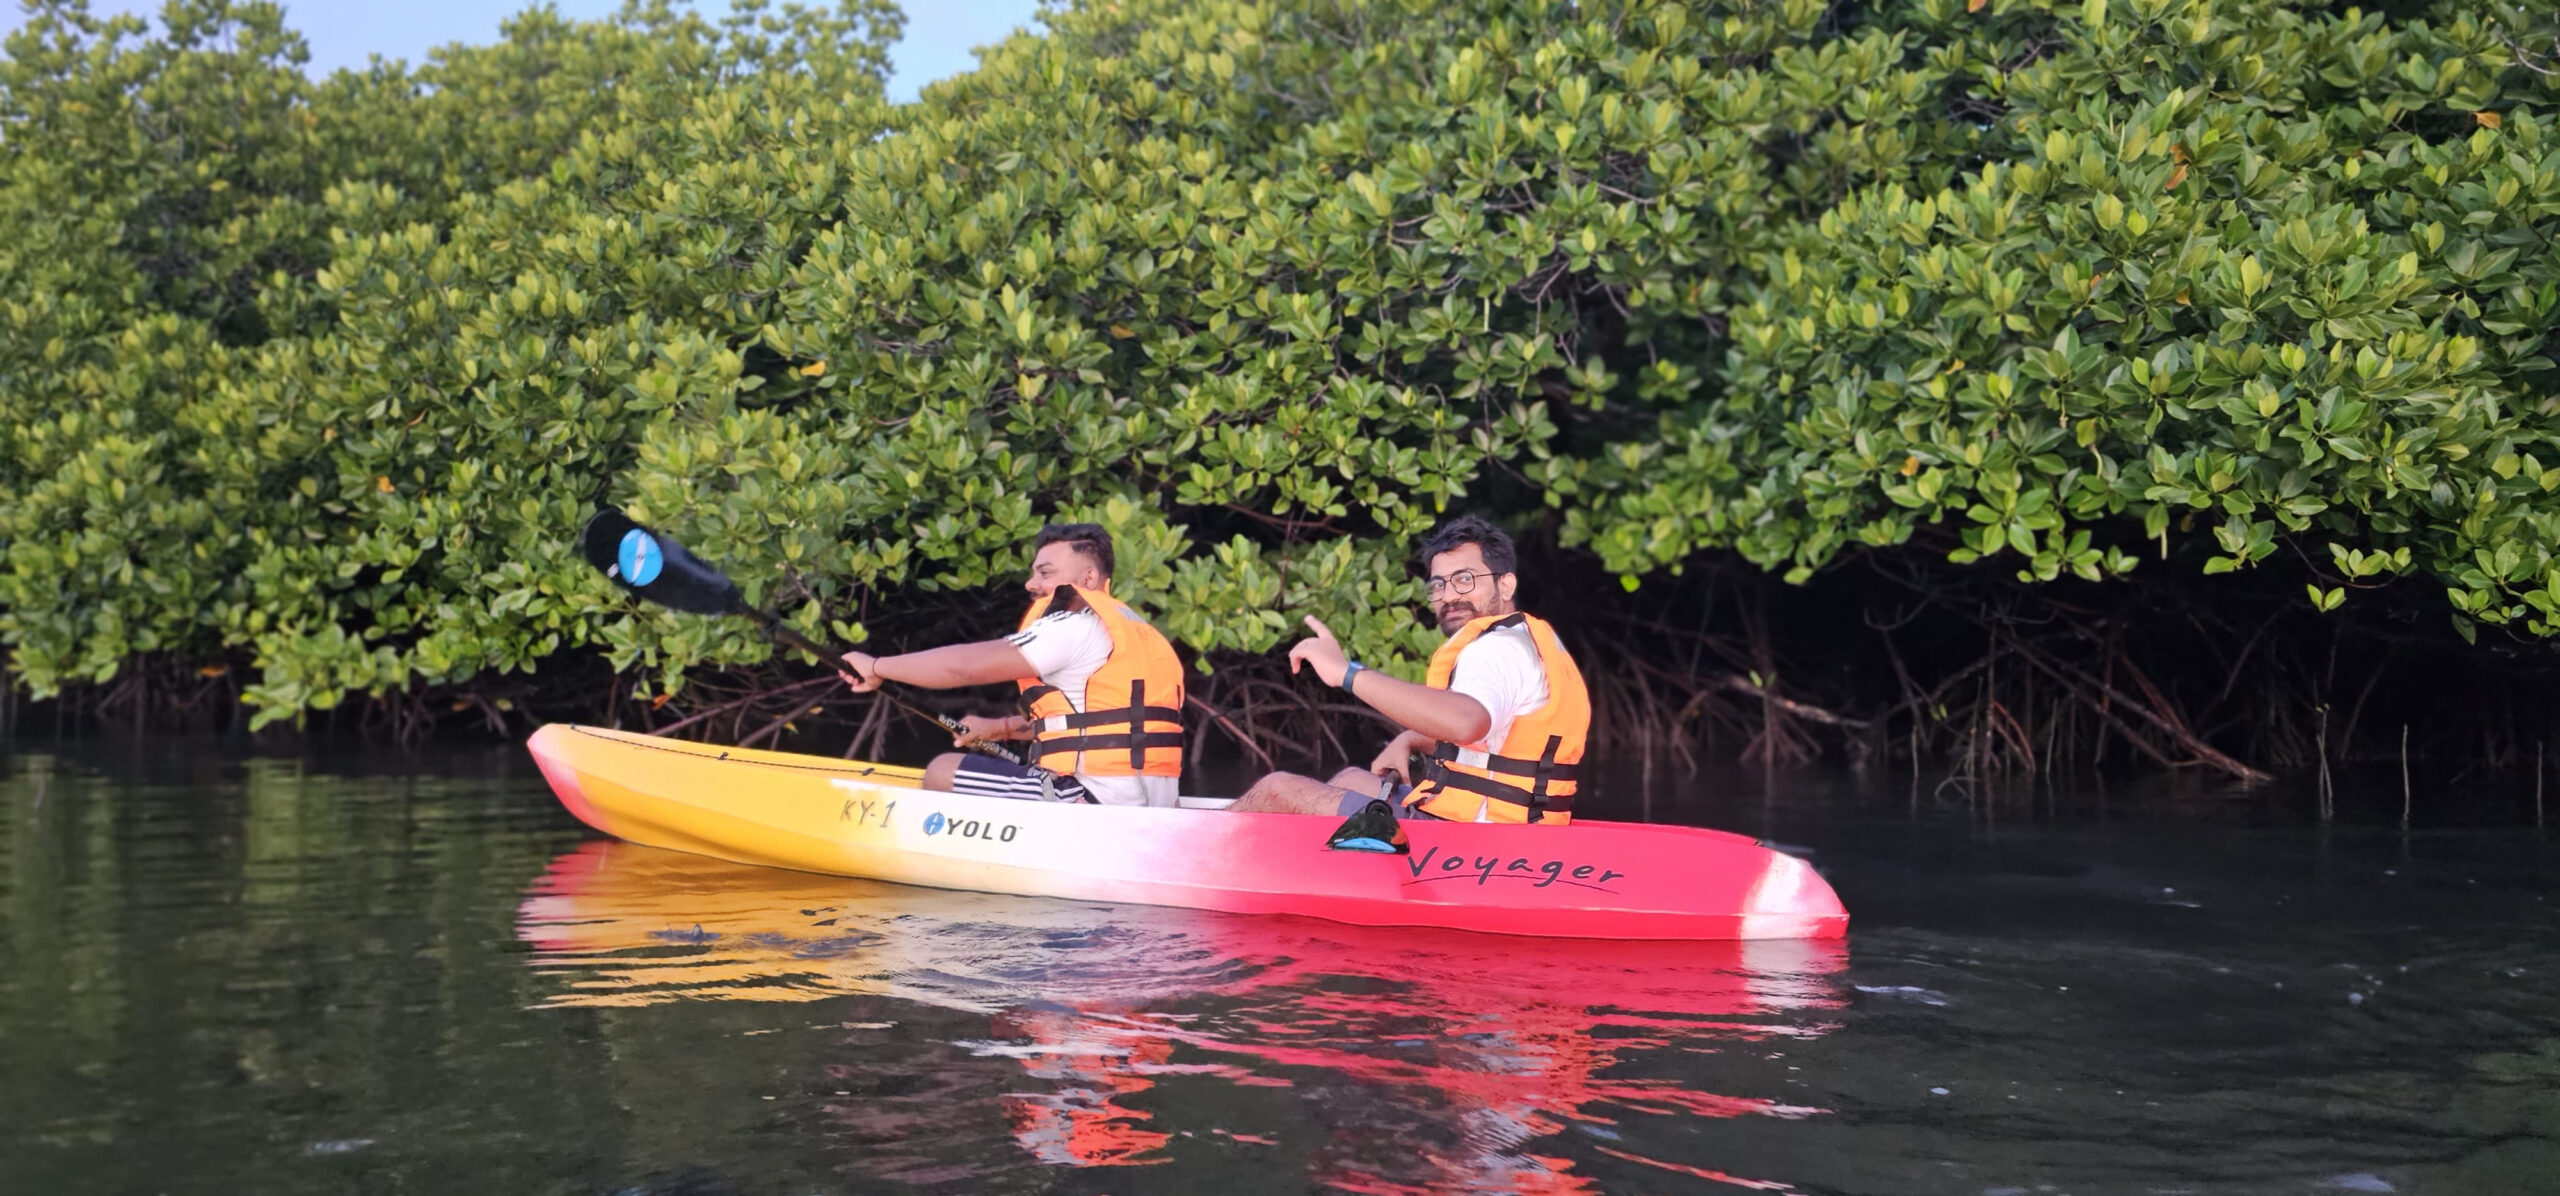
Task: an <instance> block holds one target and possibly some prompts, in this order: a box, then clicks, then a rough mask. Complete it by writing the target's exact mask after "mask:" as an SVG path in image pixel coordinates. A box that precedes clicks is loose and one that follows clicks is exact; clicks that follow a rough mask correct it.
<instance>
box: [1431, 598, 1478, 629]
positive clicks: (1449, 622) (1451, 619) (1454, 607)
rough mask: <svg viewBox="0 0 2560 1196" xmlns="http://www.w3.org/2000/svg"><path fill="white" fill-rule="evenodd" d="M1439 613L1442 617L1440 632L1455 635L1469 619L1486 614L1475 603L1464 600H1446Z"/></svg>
mask: <svg viewBox="0 0 2560 1196" xmlns="http://www.w3.org/2000/svg"><path fill="white" fill-rule="evenodd" d="M1437 613H1438V614H1439V617H1440V633H1441V634H1442V635H1454V634H1456V633H1457V630H1458V629H1459V628H1461V627H1464V626H1466V625H1467V621H1468V620H1470V619H1475V618H1478V617H1481V616H1482V615H1483V614H1484V612H1482V611H1479V610H1477V609H1476V608H1475V604H1474V603H1472V602H1467V601H1463V600H1459V601H1451V602H1444V603H1442V604H1441V605H1440V609H1439V611H1438V612H1437Z"/></svg>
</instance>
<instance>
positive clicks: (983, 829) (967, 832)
mask: <svg viewBox="0 0 2560 1196" xmlns="http://www.w3.org/2000/svg"><path fill="white" fill-rule="evenodd" d="M945 831H948V832H950V834H951V837H953V838H955V839H983V840H985V841H987V842H989V843H1011V842H1013V838H1014V836H1016V835H1019V834H1021V833H1022V828H1021V827H1018V826H1014V825H1012V824H1010V823H1008V824H1006V825H1003V826H998V825H996V824H995V823H992V822H988V821H985V820H984V819H979V818H945V817H943V816H942V814H941V813H940V812H939V811H936V812H934V813H931V814H927V815H925V816H924V833H926V834H928V835H939V834H942V833H943V832H945Z"/></svg>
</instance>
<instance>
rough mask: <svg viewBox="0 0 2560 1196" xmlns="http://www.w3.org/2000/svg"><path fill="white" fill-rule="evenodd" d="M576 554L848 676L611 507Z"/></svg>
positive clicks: (828, 652)
mask: <svg viewBox="0 0 2560 1196" xmlns="http://www.w3.org/2000/svg"><path fill="white" fill-rule="evenodd" d="M578 551H579V553H580V554H581V555H583V556H585V557H586V558H587V563H588V564H590V565H593V566H595V567H596V569H597V570H598V571H599V572H602V573H603V574H604V575H605V576H607V577H610V578H612V579H613V580H614V584H616V585H619V586H621V587H622V588H623V589H626V590H629V591H631V592H632V593H634V594H638V595H639V596H641V597H643V598H646V599H648V600H649V601H651V602H655V603H657V604H658V605H660V606H663V607H666V608H667V609H669V610H680V611H683V612H685V613H686V614H692V615H742V616H744V617H746V618H747V619H749V620H752V621H753V622H754V623H755V625H756V626H757V627H758V628H761V629H762V630H763V631H764V633H765V635H767V636H769V637H771V638H772V639H774V640H775V641H777V642H780V643H783V644H787V645H789V646H791V647H793V648H797V649H799V650H800V651H802V652H806V653H808V654H809V655H810V656H811V657H814V658H815V659H817V660H818V661H819V662H820V663H822V664H826V665H829V666H831V667H834V668H835V670H836V671H837V672H839V673H845V675H846V676H847V677H851V676H852V674H851V673H849V672H846V670H845V669H844V667H843V665H842V664H840V663H839V661H840V660H841V659H842V657H843V656H844V651H843V649H840V648H830V647H827V646H826V645H824V644H821V643H819V642H817V641H816V640H813V639H810V638H809V637H807V636H805V635H802V634H800V633H799V632H798V631H795V630H793V629H792V628H791V625H790V624H787V623H784V622H783V621H782V619H781V618H780V617H779V616H776V615H775V614H773V613H772V612H771V611H765V610H759V609H757V608H755V607H752V606H749V605H747V600H746V599H745V598H744V597H743V596H741V595H740V594H739V593H738V583H736V582H734V581H731V580H729V578H728V576H727V575H726V574H724V573H722V572H720V571H719V570H717V569H714V568H712V567H711V566H710V565H707V564H705V563H703V561H702V559H701V558H700V557H697V556H695V555H693V554H692V553H690V552H686V551H685V550H684V545H681V544H678V543H676V542H675V541H673V540H670V539H668V538H666V537H665V536H663V535H660V534H659V533H657V532H653V531H651V530H649V529H648V528H645V527H642V526H640V525H639V524H637V523H634V522H632V519H631V517H630V516H628V515H625V514H623V513H622V512H621V510H620V509H618V508H615V507H599V508H597V510H596V513H595V514H593V515H591V516H589V517H588V518H587V526H586V527H584V528H582V529H580V530H579V532H578ZM880 696H881V697H884V698H887V699H889V700H890V701H891V702H894V703H896V704H897V705H898V707H899V708H900V709H902V710H905V711H906V712H907V713H909V714H913V715H915V716H917V717H919V718H924V719H930V720H932V721H933V723H934V724H935V725H937V726H939V727H941V728H942V729H943V730H945V731H949V732H951V733H952V734H953V735H959V734H962V733H964V732H966V731H967V730H968V728H967V727H964V726H962V725H961V724H960V720H958V719H956V718H952V717H951V716H949V715H945V714H935V713H934V712H932V711H930V710H926V709H924V708H923V707H920V706H917V705H915V704H914V703H911V702H909V701H907V700H906V699H904V698H901V697H898V696H897V695H895V694H892V693H888V692H886V691H880ZM969 748H970V750H972V751H979V752H984V753H986V754H987V755H990V756H995V757H999V758H1001V759H1005V760H1011V761H1013V762H1014V763H1016V764H1020V763H1022V756H1021V755H1020V754H1019V753H1016V752H1014V751H1013V750H1012V749H1010V748H1004V747H999V746H997V745H995V744H992V743H984V742H980V743H973V744H970V745H969Z"/></svg>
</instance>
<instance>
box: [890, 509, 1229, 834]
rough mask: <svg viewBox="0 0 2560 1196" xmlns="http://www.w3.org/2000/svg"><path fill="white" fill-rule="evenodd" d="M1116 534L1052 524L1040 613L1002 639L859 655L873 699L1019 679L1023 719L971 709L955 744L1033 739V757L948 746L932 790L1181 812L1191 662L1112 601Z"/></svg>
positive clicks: (1042, 562)
mask: <svg viewBox="0 0 2560 1196" xmlns="http://www.w3.org/2000/svg"><path fill="white" fill-rule="evenodd" d="M1111 557H1112V553H1111V533H1109V532H1107V531H1104V530H1103V529H1102V526H1101V525H1100V524H1094V523H1063V524H1061V523H1053V524H1050V525H1048V526H1047V527H1043V528H1041V529H1040V535H1039V536H1038V538H1037V539H1035V540H1034V541H1033V552H1032V557H1031V576H1030V578H1029V579H1028V580H1026V581H1024V582H1023V585H1022V588H1023V589H1025V590H1028V591H1030V593H1031V598H1032V602H1031V610H1030V612H1029V613H1027V614H1025V615H1024V616H1023V617H1022V629H1021V630H1020V631H1019V632H1017V633H1015V634H1014V635H1011V636H1008V637H1006V638H1004V639H1000V640H987V641H985V642H982V643H972V644H951V645H948V646H945V647H940V648H932V649H928V650H926V651H922V652H909V653H907V654H905V655H902V656H873V655H871V654H870V653H867V652H847V653H845V654H844V662H845V664H846V665H847V666H849V667H851V668H852V669H853V671H854V672H855V674H857V675H858V676H860V677H861V680H860V681H859V682H851V683H849V684H851V685H852V688H853V690H854V692H856V693H869V692H870V691H872V690H875V689H878V688H880V683H881V682H883V681H898V682H903V683H905V684H908V685H916V686H922V687H924V688H926V689H956V688H959V687H961V686H967V685H988V684H992V683H995V682H1000V681H1014V682H1017V683H1019V684H1020V685H1021V686H1022V701H1023V707H1024V713H1023V714H1022V715H1018V716H1012V717H1006V718H980V717H978V716H976V715H971V716H969V717H968V718H964V719H962V720H960V721H961V723H962V725H964V726H965V727H967V728H968V730H967V731H965V732H964V733H962V734H961V735H959V736H957V737H955V738H954V739H953V740H952V746H954V747H965V746H967V745H969V744H971V743H975V742H977V741H979V740H982V739H1029V740H1030V741H1031V753H1030V754H1031V762H1030V763H1029V764H1015V763H1013V762H1012V761H1009V760H998V759H995V758H994V757H991V756H982V755H978V754H975V753H962V752H946V753H944V754H942V755H940V756H936V757H934V759H933V762H932V763H931V764H928V765H926V766H925V770H924V787H925V788H927V789H946V790H951V791H954V792H959V793H974V794H978V795H980V796H983V797H1013V798H1029V799H1035V800H1049V801H1076V802H1089V803H1094V804H1098V805H1110V806H1173V805H1178V804H1180V802H1179V799H1178V797H1177V796H1176V795H1177V791H1178V786H1179V784H1180V779H1181V776H1182V738H1183V737H1182V697H1183V689H1182V684H1183V672H1182V661H1181V659H1180V658H1178V657H1176V656H1175V655H1174V653H1173V645H1172V644H1169V643H1167V642H1165V638H1164V635H1163V634H1162V633H1161V632H1158V631H1157V630H1156V629H1155V628H1154V627H1152V626H1149V625H1148V623H1147V621H1146V620H1145V619H1144V618H1141V617H1140V616H1139V615H1138V612H1136V611H1134V610H1131V609H1130V608H1129V607H1128V605H1127V604H1125V603H1122V602H1121V601H1120V600H1118V599H1116V598H1113V597H1112V596H1111Z"/></svg>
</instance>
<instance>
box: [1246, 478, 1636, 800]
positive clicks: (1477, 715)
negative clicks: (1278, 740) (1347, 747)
mask: <svg viewBox="0 0 2560 1196" xmlns="http://www.w3.org/2000/svg"><path fill="white" fill-rule="evenodd" d="M1423 556H1424V559H1425V560H1426V561H1427V562H1428V564H1429V569H1430V580H1429V583H1428V584H1429V590H1430V596H1431V604H1432V609H1433V612H1434V613H1435V614H1436V615H1438V616H1439V620H1440V630H1441V631H1443V632H1445V633H1447V634H1448V636H1449V640H1448V642H1447V643H1445V644H1442V645H1441V646H1440V650H1439V651H1437V652H1434V653H1432V655H1431V669H1430V672H1429V674H1428V677H1427V679H1426V680H1425V682H1424V683H1423V684H1421V685H1416V684H1414V683H1413V682H1410V681H1400V680H1397V679H1396V678H1394V677H1390V676H1388V675H1386V674H1385V673H1381V672H1378V671H1376V670H1374V669H1370V668H1367V667H1365V666H1363V665H1361V664H1359V663H1357V662H1354V661H1352V660H1350V659H1349V658H1348V657H1346V656H1345V655H1344V654H1343V651H1342V645H1341V644H1339V643H1337V642H1335V641H1334V638H1333V633H1332V632H1331V631H1329V630H1327V629H1326V628H1325V625H1324V624H1323V623H1321V622H1319V621H1317V620H1316V618H1315V617H1314V616H1312V615H1310V616H1308V618H1307V627H1308V629H1309V630H1311V631H1313V632H1314V633H1315V634H1314V635H1312V636H1310V637H1308V638H1306V639H1303V640H1300V641H1298V645H1297V646H1296V647H1294V648H1291V649H1290V650H1289V671H1290V672H1293V673H1294V672H1296V671H1297V670H1298V668H1299V667H1300V666H1301V665H1304V666H1307V667H1310V668H1313V669H1314V670H1315V672H1316V676H1317V677H1319V678H1322V679H1323V680H1324V682H1325V683H1326V684H1328V685H1336V686H1340V687H1341V688H1342V690H1343V692H1345V693H1348V694H1350V695H1351V696H1352V697H1354V698H1358V699H1359V700H1360V701H1362V702H1365V703H1367V704H1368V705H1369V706H1370V707H1371V708H1372V709H1374V710H1376V711H1378V712H1379V713H1380V714H1384V715H1386V716H1387V717H1388V718H1390V719H1393V720H1395V722H1396V723H1397V724H1398V725H1399V726H1402V727H1404V728H1405V730H1404V733H1403V734H1400V735H1398V736H1396V737H1395V739H1394V740H1393V741H1391V742H1389V743H1388V744H1387V749H1386V750H1385V751H1383V752H1380V753H1379V754H1378V758H1377V759H1376V760H1375V761H1372V762H1371V763H1370V765H1369V769H1368V770H1367V771H1365V772H1364V771H1362V770H1360V769H1357V768H1346V769H1343V770H1342V771H1341V772H1339V773H1336V774H1335V775H1334V778H1333V781H1332V782H1331V783H1330V784H1328V783H1326V782H1323V781H1318V780H1316V779H1314V778H1312V777H1303V776H1299V775H1297V774H1295V773H1286V772H1276V773H1273V774H1271V775H1270V776H1267V777H1264V778H1262V779H1261V780H1260V781H1257V782H1255V783H1254V786H1253V788H1251V789H1248V790H1246V791H1245V795H1244V796H1243V797H1242V798H1240V799H1238V800H1237V801H1236V804H1235V805H1234V806H1233V807H1232V808H1233V809H1235V810H1239V811H1244V812H1248V813H1276V814H1333V815H1337V816H1340V817H1345V818H1348V817H1350V816H1352V815H1353V814H1356V813H1358V812H1359V810H1360V809H1361V807H1363V806H1365V805H1366V804H1368V803H1369V802H1370V801H1372V800H1374V799H1377V798H1380V797H1386V798H1387V799H1389V804H1390V805H1391V806H1392V807H1393V809H1394V811H1395V813H1396V816H1397V817H1399V818H1405V819H1415V818H1424V819H1445V820H1450V821H1456V822H1534V823H1538V824H1539V825H1542V826H1562V825H1564V824H1565V823H1567V822H1570V821H1572V818H1573V798H1574V791H1575V784H1574V768H1575V765H1577V764H1578V763H1579V762H1580V761H1581V760H1582V742H1583V737H1584V735H1585V734H1586V733H1587V732H1588V731H1589V730H1590V726H1591V699H1590V695H1589V693H1588V692H1587V691H1586V690H1585V689H1584V688H1583V684H1582V672H1581V670H1580V669H1578V668H1576V667H1575V666H1574V663H1573V657H1572V656H1571V655H1569V654H1567V653H1566V652H1565V650H1564V645H1562V644H1560V643H1558V642H1557V641H1556V636H1555V630H1554V629H1553V628H1551V627H1549V626H1548V625H1547V623H1546V621H1545V620H1543V619H1540V618H1538V617H1536V616H1534V615H1530V614H1526V613H1524V612H1522V611H1521V610H1520V609H1519V608H1518V607H1517V606H1515V605H1514V604H1513V596H1514V595H1515V593H1516V592H1517V591H1518V589H1519V585H1520V578H1519V575H1518V574H1517V573H1515V572H1513V570H1514V568H1515V567H1516V565H1517V563H1518V554H1517V553H1516V552H1514V550H1513V548H1512V545H1511V537H1510V536H1508V535H1506V534H1504V533H1503V531H1502V529H1500V528H1497V527H1495V526H1493V525H1492V524H1490V523H1487V522H1485V521H1484V520H1482V519H1478V518H1476V517H1475V516H1472V515H1467V516H1461V517H1459V518H1457V519H1453V520H1451V521H1449V522H1448V523H1447V524H1444V525H1442V526H1441V527H1440V528H1439V530H1437V531H1434V532H1432V533H1431V535H1430V537H1429V538H1428V539H1426V540H1425V541H1424V542H1423ZM1416 751H1420V752H1423V753H1425V758H1424V760H1423V772H1422V779H1421V782H1420V783H1419V784H1415V783H1413V780H1414V778H1413V769H1412V759H1413V753H1414V752H1416ZM1382 780H1383V781H1384V783H1383V784H1382V783H1381V782H1382ZM1399 781H1401V782H1403V783H1404V786H1409V788H1405V787H1403V786H1399V785H1398V784H1397V782H1399Z"/></svg>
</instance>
